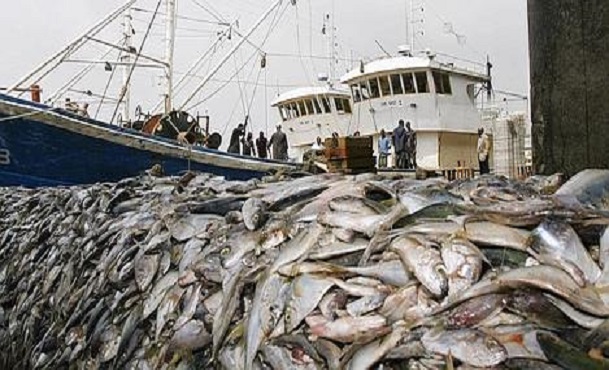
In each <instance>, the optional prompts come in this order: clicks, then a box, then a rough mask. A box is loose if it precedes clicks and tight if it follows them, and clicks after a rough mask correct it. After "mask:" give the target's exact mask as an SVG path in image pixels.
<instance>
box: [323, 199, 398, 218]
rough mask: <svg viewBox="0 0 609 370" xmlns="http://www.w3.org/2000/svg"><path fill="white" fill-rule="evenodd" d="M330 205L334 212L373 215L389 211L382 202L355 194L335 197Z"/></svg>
mask: <svg viewBox="0 0 609 370" xmlns="http://www.w3.org/2000/svg"><path fill="white" fill-rule="evenodd" d="M328 207H329V208H330V210H332V211H334V212H339V213H353V214H356V215H362V216H373V215H378V214H382V213H386V212H387V209H386V208H385V207H383V206H382V205H381V204H380V203H377V202H375V201H373V200H370V199H367V198H361V197H357V196H353V195H343V196H340V197H337V198H334V199H332V200H331V201H330V202H329V203H328Z"/></svg>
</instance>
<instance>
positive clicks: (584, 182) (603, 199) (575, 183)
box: [555, 169, 609, 210]
mask: <svg viewBox="0 0 609 370" xmlns="http://www.w3.org/2000/svg"><path fill="white" fill-rule="evenodd" d="M555 196H556V197H573V198H575V199H577V201H578V202H580V203H581V204H584V205H589V206H592V207H595V208H598V209H604V210H607V209H609V171H607V170H597V169H589V170H584V171H581V172H579V173H578V174H576V175H575V176H573V177H572V178H570V179H569V180H568V181H567V182H566V183H565V184H563V185H562V186H561V187H560V188H559V189H558V190H557V191H556V193H555Z"/></svg>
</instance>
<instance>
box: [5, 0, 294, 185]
mask: <svg viewBox="0 0 609 370" xmlns="http://www.w3.org/2000/svg"><path fill="white" fill-rule="evenodd" d="M136 1H137V0H130V1H128V2H127V3H126V4H124V5H122V6H121V7H119V8H118V9H117V10H115V11H114V12H112V13H111V14H109V15H108V16H107V17H105V18H104V19H103V20H101V21H100V22H99V23H97V24H96V25H94V26H93V27H92V28H90V29H89V30H87V32H86V33H85V34H83V35H82V36H81V37H79V38H77V39H76V40H75V41H74V42H72V43H70V44H69V45H68V46H66V48H64V49H63V50H61V51H59V52H58V53H56V54H55V55H53V56H52V57H51V58H49V59H48V60H47V61H45V62H44V63H43V64H42V65H41V66H39V67H38V68H36V69H35V70H34V71H33V72H31V73H29V74H28V75H27V76H25V77H24V78H22V79H20V80H19V81H18V82H17V83H15V84H14V85H12V86H9V87H8V88H5V89H4V90H5V91H4V92H3V94H0V186H27V187H39V186H69V185H76V184H91V183H98V182H108V181H119V180H121V179H123V178H126V177H131V176H137V175H140V174H143V173H144V172H145V171H146V170H148V169H150V168H152V167H155V165H160V168H162V169H163V172H164V173H165V174H167V175H176V174H180V173H183V172H185V171H188V170H196V171H202V172H209V173H212V174H217V175H221V176H224V177H226V178H227V179H238V180H247V179H251V178H260V177H262V176H264V175H267V174H269V173H276V172H278V171H290V170H294V169H295V168H296V167H297V166H296V165H295V164H293V163H285V162H279V161H273V160H266V159H258V158H252V157H243V156H240V155H235V154H230V153H225V152H221V151H219V150H217V149H218V148H219V145H220V142H221V137H220V135H218V134H217V133H216V134H215V135H214V134H212V133H210V132H208V131H206V128H205V127H203V123H202V122H201V120H200V117H198V116H197V117H195V116H192V115H190V114H189V113H188V112H187V104H188V102H189V101H190V100H189V99H192V98H193V97H194V96H195V94H196V93H197V92H200V91H201V90H202V89H203V87H204V85H205V83H207V82H209V80H211V79H212V78H213V77H214V75H215V74H216V73H217V72H218V70H219V69H220V68H221V66H222V64H223V63H225V62H226V61H227V60H228V59H229V58H230V57H231V56H232V55H233V54H234V53H235V52H236V51H237V50H238V49H239V47H240V46H241V45H242V44H243V43H245V42H246V41H247V40H248V37H249V36H250V35H251V34H252V33H253V32H254V31H255V30H256V29H257V28H258V27H259V26H260V25H261V24H262V23H263V22H265V20H266V19H267V18H269V16H270V15H271V14H273V13H274V12H277V13H278V10H279V9H280V8H281V7H287V6H289V5H290V3H289V2H285V1H282V0H278V1H274V2H273V3H272V4H271V6H270V7H269V8H268V9H267V10H266V11H265V12H264V13H263V14H262V15H261V16H260V18H259V19H258V20H257V21H256V23H255V24H254V25H253V26H252V27H251V28H250V29H249V30H248V31H247V32H245V33H244V34H242V35H240V36H241V39H240V40H239V42H237V43H236V44H235V45H234V46H233V47H232V48H231V49H230V51H229V52H228V53H227V54H226V55H225V56H224V57H223V58H222V59H221V61H220V62H219V63H217V64H216V65H215V66H214V67H213V68H211V69H210V70H209V72H208V74H207V75H206V76H205V78H203V80H202V81H201V83H200V84H199V85H198V87H197V88H196V89H195V92H194V93H193V94H192V95H191V98H189V99H187V100H186V101H185V102H184V103H182V104H180V106H179V107H177V106H176V105H174V102H173V101H172V96H173V89H174V87H175V85H174V83H173V71H172V66H173V49H174V39H175V20H176V1H175V0H163V1H164V3H165V9H166V19H167V37H166V40H167V46H166V50H167V51H166V55H165V59H164V60H158V59H156V58H153V57H150V56H147V55H144V54H143V52H142V49H143V44H142V46H141V47H140V48H139V49H138V48H135V47H134V46H133V45H131V44H130V41H131V34H132V32H133V29H132V27H131V25H130V21H131V15H130V9H131V8H132V7H133V6H134V4H135V3H136ZM160 5H161V0H159V3H158V5H157V7H156V10H155V12H154V16H156V15H157V14H158V13H159V7H160ZM121 16H123V17H124V25H125V35H124V42H123V44H121V45H113V44H110V43H108V42H105V41H103V40H99V39H96V36H97V35H98V34H99V33H100V32H101V31H102V30H103V29H104V28H106V27H107V26H108V24H110V23H111V22H112V21H114V20H115V19H117V18H118V17H121ZM153 19H154V17H153ZM149 30H150V27H149V28H148V31H149ZM231 31H232V30H231ZM147 36H148V32H147V33H146V35H145V37H144V40H146V37H147ZM221 36H222V35H221ZM221 36H220V37H221ZM92 41H94V42H97V43H101V44H104V45H107V46H110V48H111V49H112V48H114V49H118V50H120V51H121V57H120V60H119V61H118V62H116V63H113V64H110V63H109V62H107V61H105V62H104V61H96V62H95V63H97V65H99V63H103V64H104V66H105V68H106V70H109V71H111V70H112V69H113V68H114V67H116V66H119V67H122V68H123V72H124V73H123V81H124V85H123V88H122V89H121V93H120V95H119V97H118V98H117V99H116V100H117V101H118V104H117V105H116V106H117V109H116V110H115V111H114V112H113V113H114V114H113V115H112V118H111V119H108V120H98V119H92V118H89V117H88V112H87V111H86V107H85V108H84V111H82V107H74V106H73V105H71V104H70V102H68V101H66V102H65V105H57V104H56V103H55V104H48V103H43V102H41V99H40V87H39V83H40V81H41V80H42V79H43V78H44V77H45V76H46V75H48V74H49V73H50V71H51V70H52V69H53V68H55V67H56V66H57V65H59V64H60V63H61V62H63V61H64V60H66V59H67V58H68V57H69V56H70V55H73V54H74V53H75V51H77V50H78V49H79V48H81V47H82V45H84V44H85V43H87V42H92ZM144 61H145V62H146V63H149V65H150V66H152V67H154V68H159V69H161V70H162V71H164V78H163V80H164V81H163V84H164V86H165V93H164V99H163V104H161V105H162V106H163V108H164V109H163V111H162V112H161V113H158V114H151V115H148V116H144V117H143V119H142V120H140V121H135V120H133V121H132V120H128V119H126V118H127V117H128V116H129V114H130V97H129V94H130V90H129V84H130V79H131V75H132V73H133V70H134V69H135V68H136V67H139V66H141V65H143V64H144ZM95 63H93V62H92V63H90V65H87V66H86V67H85V68H84V69H83V70H82V71H81V72H79V74H77V75H76V76H75V77H74V79H73V80H74V81H75V80H77V79H78V78H82V77H81V76H82V75H84V74H86V73H87V72H88V71H90V70H91V69H92V68H93V66H94V65H96V64H95ZM68 84H69V83H68ZM68 84H66V85H68ZM28 91H29V92H31V93H32V99H31V100H28V99H26V98H25V97H24V94H25V93H27V92H28ZM89 95H91V92H89ZM119 106H122V107H123V109H124V113H123V114H122V117H121V114H117V113H118V109H119Z"/></svg>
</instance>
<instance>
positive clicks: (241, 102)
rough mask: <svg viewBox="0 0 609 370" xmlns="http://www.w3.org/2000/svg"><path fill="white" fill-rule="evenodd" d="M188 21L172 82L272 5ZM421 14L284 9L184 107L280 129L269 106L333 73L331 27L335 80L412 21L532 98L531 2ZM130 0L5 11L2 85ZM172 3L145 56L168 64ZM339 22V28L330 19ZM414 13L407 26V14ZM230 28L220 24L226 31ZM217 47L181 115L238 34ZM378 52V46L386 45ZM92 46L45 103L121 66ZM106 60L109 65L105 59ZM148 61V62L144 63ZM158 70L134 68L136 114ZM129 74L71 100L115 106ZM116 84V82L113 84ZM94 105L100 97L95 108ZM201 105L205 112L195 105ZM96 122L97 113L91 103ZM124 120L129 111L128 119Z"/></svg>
mask: <svg viewBox="0 0 609 370" xmlns="http://www.w3.org/2000/svg"><path fill="white" fill-rule="evenodd" d="M177 1H178V14H179V15H180V18H179V19H178V24H177V31H176V32H177V43H176V53H175V61H174V66H175V67H174V69H175V73H176V76H175V80H174V81H177V80H179V79H180V78H181V77H182V75H183V74H184V73H185V72H186V71H187V70H188V67H189V66H190V65H191V63H192V62H193V61H195V60H196V59H197V58H199V57H200V56H201V55H202V54H203V53H205V51H206V50H208V49H209V47H210V46H211V45H212V44H213V43H214V41H215V40H216V39H217V37H218V36H217V35H218V33H219V32H226V31H227V29H228V28H227V26H226V25H225V24H227V23H233V24H235V25H236V26H235V27H236V29H237V30H238V32H240V33H241V34H243V33H245V32H246V31H247V30H248V29H249V28H250V26H251V25H253V24H254V22H255V21H256V20H257V19H258V17H260V16H261V15H262V14H263V13H264V12H265V11H266V10H267V9H268V8H269V7H270V6H271V5H272V4H273V3H274V2H275V0H221V1H220V0H177ZM412 2H413V6H412V8H413V9H414V11H413V13H411V12H410V11H409V10H410V8H409V7H408V5H407V3H408V2H407V1H405V0H296V5H295V6H294V5H291V2H290V0H284V1H283V3H284V5H283V6H281V7H280V8H279V9H280V13H279V12H272V13H271V15H270V17H269V18H268V19H267V21H266V22H265V23H263V24H262V25H261V26H260V28H259V29H258V30H257V31H256V32H255V33H254V34H253V35H252V36H251V37H249V38H248V42H246V43H244V45H243V47H242V48H240V49H239V51H238V52H237V53H236V54H235V55H234V56H233V57H231V58H229V59H228V60H227V62H226V63H224V64H223V65H222V67H221V68H220V70H219V72H218V73H217V75H216V76H215V77H214V78H213V79H212V81H210V83H209V84H207V85H206V86H205V87H204V88H203V89H202V90H201V92H199V93H198V94H196V95H195V97H194V99H193V100H192V101H191V102H190V104H188V105H187V107H191V106H192V105H194V104H196V106H194V107H192V109H191V110H190V112H191V113H193V114H196V113H200V114H208V115H210V116H211V121H210V122H211V127H212V129H213V130H214V131H218V132H221V133H225V134H226V133H228V132H230V129H232V127H234V126H235V125H236V124H237V123H239V122H240V121H243V118H244V116H245V115H246V114H249V115H250V117H251V121H250V122H251V126H252V128H253V131H254V132H257V131H260V130H262V131H267V132H271V131H272V130H273V127H274V125H275V124H276V123H277V121H278V120H279V117H278V113H277V112H276V111H275V110H274V109H271V108H270V107H269V105H270V102H271V101H272V100H273V99H274V98H275V97H276V95H277V94H278V93H281V92H285V91H287V90H289V89H291V88H295V87H298V86H307V85H311V84H316V83H317V75H318V74H319V73H329V72H330V70H331V68H330V66H331V65H332V62H331V60H330V57H329V55H330V48H329V44H330V42H329V40H330V39H329V35H330V32H326V35H324V34H322V29H323V28H324V23H325V24H326V29H327V30H328V31H329V30H330V28H331V24H332V22H333V23H334V26H335V30H336V32H335V35H336V46H335V53H336V55H337V58H338V64H336V63H335V64H334V65H335V67H334V69H335V70H336V75H337V76H340V75H341V74H343V73H345V72H346V71H347V70H348V69H349V68H352V67H353V66H355V65H359V61H360V60H365V61H368V60H372V59H374V58H377V57H381V56H383V55H385V51H386V52H388V53H389V54H393V55H395V54H396V52H397V50H398V46H400V45H403V44H407V43H408V42H409V41H408V39H409V38H408V37H407V31H406V24H407V23H409V22H407V19H409V20H410V22H413V21H414V27H415V28H416V38H415V49H420V50H424V49H431V50H433V51H435V52H438V53H446V54H450V55H454V56H456V57H459V58H461V59H464V60H468V61H470V60H471V61H476V62H480V63H483V62H485V61H486V57H487V56H489V57H490V59H491V62H492V63H493V65H494V68H493V78H494V86H495V88H496V89H498V90H504V91H510V92H514V93H517V94H524V95H528V93H529V61H528V36H527V32H528V29H527V17H526V1H524V0H516V1H514V0H492V1H489V0H467V1H464V0H412ZM124 3H125V1H122V0H104V1H99V0H79V1H74V0H53V1H52V2H50V1H48V0H20V1H13V2H10V3H8V4H5V5H4V6H3V12H0V30H2V32H0V44H1V45H3V50H2V58H1V59H0V87H6V86H10V85H11V84H13V83H14V82H16V81H17V80H18V79H19V78H20V77H22V76H24V75H25V74H27V73H28V72H29V71H31V70H33V69H34V68H35V67H36V66H37V65H39V64H40V63H42V62H43V61H44V60H45V59H46V58H48V57H49V56H51V55H52V54H53V53H54V52H56V51H58V50H60V49H62V48H63V47H65V46H66V45H67V44H69V43H70V42H71V41H72V40H74V39H75V38H77V37H78V36H80V35H82V34H83V33H84V32H85V31H86V30H87V29H88V28H90V27H91V26H92V25H94V24H95V23H97V22H98V21H99V20H101V19H102V18H103V17H104V16H105V15H107V14H109V13H111V12H112V11H114V10H115V9H116V8H118V7H119V6H120V5H122V4H124ZM157 3H158V0H140V1H138V2H137V3H136V5H135V6H136V7H137V9H136V10H134V11H133V28H134V31H135V35H134V36H133V44H134V45H135V46H139V45H140V44H141V42H142V40H143V39H144V35H145V34H146V33H147V29H148V24H149V22H150V20H151V18H152V17H153V13H154V12H153V10H154V9H155V8H156V5H157ZM164 11H165V10H164V6H161V7H160V10H159V14H158V15H157V16H156V18H155V22H154V25H153V26H152V28H151V29H150V31H149V35H148V37H147V38H146V43H145V44H144V45H145V47H144V51H145V54H147V55H149V56H154V57H157V58H163V54H164V41H163V39H164V24H163V22H164ZM327 16H330V20H328V19H327ZM407 16H408V17H407ZM221 23H223V24H221ZM122 30H123V26H122V18H121V19H118V20H117V21H115V22H114V23H112V24H110V25H109V26H108V27H107V29H105V30H104V31H103V32H101V33H100V34H99V35H97V36H96V38H97V39H101V40H103V41H106V42H111V43H120V42H122V39H121V37H122V36H121V32H122ZM232 36H233V37H231V40H226V38H225V39H224V40H223V41H221V43H220V44H219V46H217V47H216V48H214V49H212V50H213V51H212V52H211V53H210V55H209V56H208V58H207V59H205V61H204V62H203V64H202V65H201V66H200V68H199V69H198V70H197V71H196V72H195V73H193V74H192V75H191V76H189V77H190V78H188V79H187V82H186V83H185V84H184V85H183V89H181V90H178V91H177V93H176V98H175V102H174V105H175V106H182V105H183V102H184V101H185V99H186V97H188V96H189V95H191V94H190V93H191V92H192V91H194V89H195V88H196V87H197V86H198V85H199V83H200V82H201V79H202V76H204V75H205V74H206V73H207V72H209V71H210V69H211V68H212V67H213V66H214V65H216V64H218V62H220V61H221V59H222V58H223V56H224V55H226V53H227V52H228V51H229V50H230V49H231V47H233V46H235V44H236V43H237V42H238V40H239V37H238V36H236V35H234V34H233V35H232ZM379 45H380V46H379ZM108 50H109V48H107V47H105V46H103V45H101V44H98V43H89V44H87V45H86V46H84V47H83V48H82V49H81V50H79V51H78V52H77V53H75V54H73V55H71V56H70V57H69V60H70V62H68V63H64V64H62V65H61V66H60V67H59V68H58V69H57V70H56V71H54V72H53V73H52V74H50V75H49V76H48V77H47V78H45V79H44V80H43V81H42V83H41V85H42V87H43V90H44V92H43V99H44V98H48V97H49V96H50V95H51V94H52V93H53V92H55V91H56V90H57V89H59V88H60V87H61V86H63V85H64V84H65V82H66V81H68V80H70V78H71V77H72V76H74V75H75V74H76V73H77V72H78V71H80V70H81V69H82V68H83V67H84V65H83V64H78V63H77V61H78V60H101V61H115V60H116V59H117V58H118V54H117V53H116V52H112V53H110V54H107V53H108ZM263 53H264V54H266V68H265V69H261V68H260V63H261V55H262V54H263ZM104 55H105V57H104V58H102V56H104ZM142 63H146V62H142ZM161 74H162V71H161V70H159V69H150V68H146V69H142V70H139V69H138V70H136V72H135V73H134V74H133V76H132V86H133V90H132V100H131V101H132V103H131V111H132V112H133V111H134V109H135V106H137V105H141V107H142V110H143V111H145V112H149V111H153V108H154V107H155V106H156V105H157V102H158V101H159V97H160V94H161V91H162V89H161V83H160V82H161ZM121 76H122V69H120V68H115V73H111V72H107V71H105V70H104V65H103V64H99V65H96V66H95V68H94V69H93V70H91V72H90V73H89V74H87V75H86V76H85V78H84V79H83V80H82V81H80V82H79V83H78V84H76V85H74V86H73V87H72V88H71V90H70V91H69V92H68V93H67V94H68V95H64V97H65V96H69V97H70V98H71V99H72V100H76V101H85V100H86V99H89V98H87V97H86V96H84V95H83V94H82V93H79V91H86V90H90V91H92V92H93V93H95V94H100V95H103V92H104V90H107V94H106V95H107V96H109V98H110V99H111V98H112V97H114V98H115V97H117V96H118V95H119V93H118V92H119V91H120V87H121V86H122V83H121ZM108 81H110V82H108ZM110 99H106V104H105V105H104V106H103V107H102V108H100V112H99V118H101V119H104V120H108V119H109V118H110V117H111V116H113V115H114V111H115V110H116V109H115V108H116V105H115V104H114V102H112V101H109V100H110ZM96 100H97V99H96ZM197 103H200V104H197ZM505 104H510V106H509V107H508V108H510V109H518V110H520V109H526V102H522V101H521V102H511V101H510V102H508V103H505ZM92 109H93V112H90V113H93V114H95V113H96V112H97V108H96V107H95V106H92ZM119 112H120V111H119Z"/></svg>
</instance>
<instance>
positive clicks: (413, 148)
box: [405, 122, 417, 169]
mask: <svg viewBox="0 0 609 370" xmlns="http://www.w3.org/2000/svg"><path fill="white" fill-rule="evenodd" d="M405 153H406V168H407V169H415V168H416V167H417V159H416V155H417V133H416V132H414V130H413V129H412V127H411V126H410V122H406V145H405Z"/></svg>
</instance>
